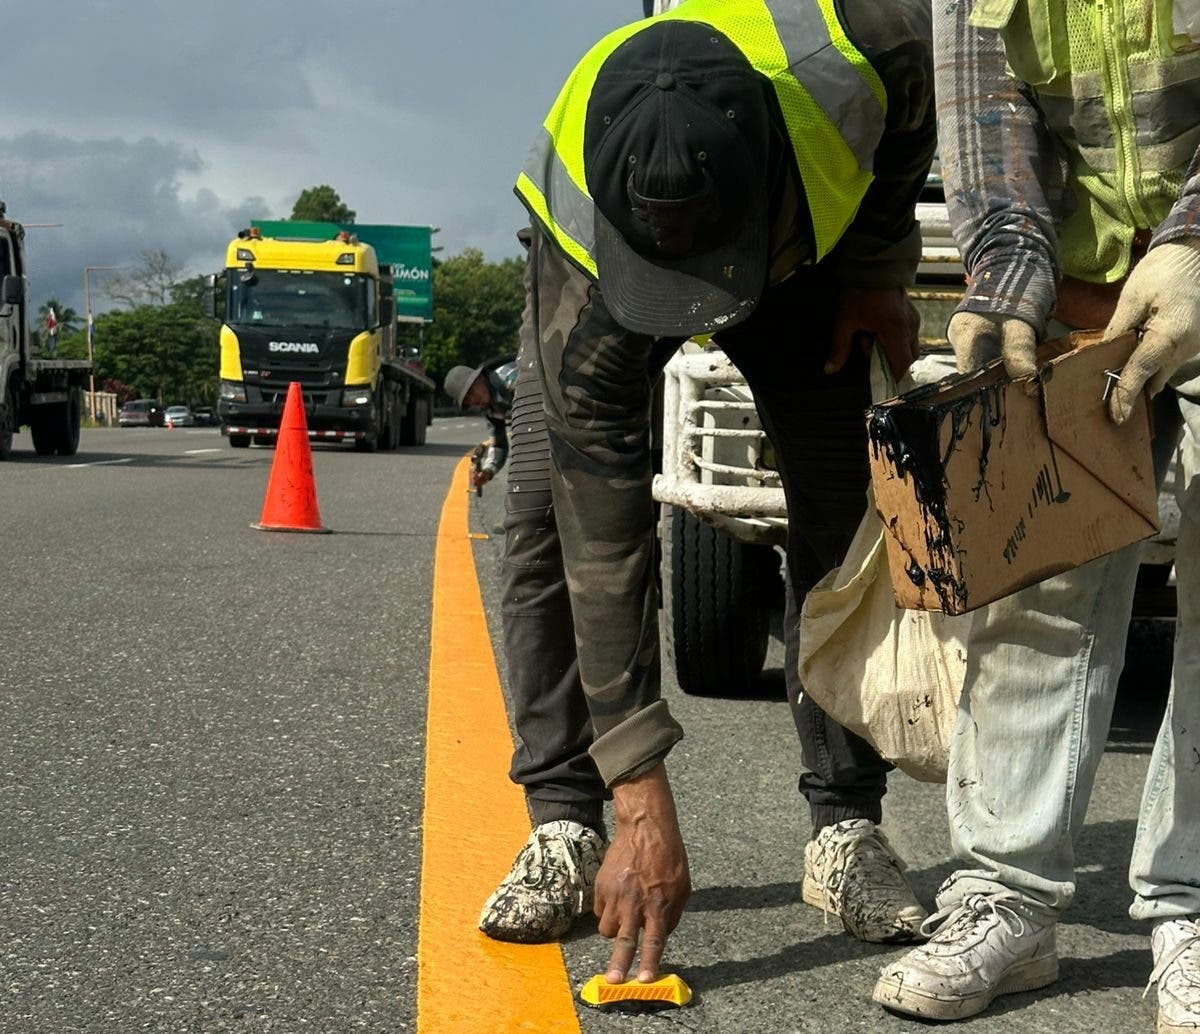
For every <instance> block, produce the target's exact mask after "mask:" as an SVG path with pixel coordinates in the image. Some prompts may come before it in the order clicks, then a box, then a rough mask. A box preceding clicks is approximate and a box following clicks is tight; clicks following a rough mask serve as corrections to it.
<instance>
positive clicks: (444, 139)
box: [0, 0, 641, 296]
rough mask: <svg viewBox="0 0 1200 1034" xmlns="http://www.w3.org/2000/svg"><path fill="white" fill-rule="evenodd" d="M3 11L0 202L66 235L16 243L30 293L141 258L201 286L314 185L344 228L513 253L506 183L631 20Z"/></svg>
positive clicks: (335, 12) (465, 10)
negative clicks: (416, 227)
mask: <svg viewBox="0 0 1200 1034" xmlns="http://www.w3.org/2000/svg"><path fill="white" fill-rule="evenodd" d="M3 6H4V38H5V42H6V51H5V72H6V74H5V90H4V95H3V100H2V101H0V111H2V112H3V116H2V118H0V132H3V133H4V135H5V136H6V137H7V139H5V140H0V196H2V197H4V198H5V199H6V200H7V201H8V203H9V211H10V213H11V214H12V215H13V216H14V217H15V218H18V219H22V220H25V221H28V222H49V221H53V222H60V221H61V222H64V223H69V225H68V226H65V227H64V228H63V229H62V230H44V231H43V230H39V231H33V230H31V231H30V241H31V249H32V250H33V252H34V256H35V258H36V260H37V261H36V264H35V265H33V266H31V271H32V274H33V276H34V280H35V285H34V286H35V292H36V293H37V294H38V295H39V296H40V295H42V294H45V293H50V292H52V291H54V292H61V293H63V294H67V293H69V292H70V290H71V286H70V285H72V284H76V283H78V281H79V272H78V270H77V269H75V267H76V266H79V265H82V264H85V263H86V264H108V263H109V262H117V261H127V260H128V259H129V257H130V255H133V256H136V253H137V251H138V250H141V249H143V248H145V247H155V246H161V247H165V248H167V250H168V251H170V252H171V254H172V255H173V256H175V257H176V259H177V260H178V261H184V262H187V263H189V265H191V266H192V267H193V268H196V269H200V268H207V266H208V263H209V261H210V260H209V259H208V258H207V256H208V255H210V254H218V253H219V250H220V244H221V243H222V242H223V241H224V239H225V238H226V237H227V235H228V233H229V232H230V231H231V230H233V229H236V228H237V226H238V225H239V224H240V223H242V222H244V220H245V217H246V216H247V215H254V216H262V215H272V216H281V215H286V214H287V213H288V212H289V211H290V208H291V204H292V202H293V201H294V200H295V198H296V196H297V194H299V192H300V191H301V190H302V189H303V188H304V187H307V186H312V185H314V184H317V183H330V184H332V185H333V186H334V188H335V189H337V190H338V191H339V193H340V194H341V195H342V197H343V199H344V200H345V201H346V202H347V204H349V205H350V206H351V207H352V208H354V209H355V210H357V212H358V215H359V218H360V219H361V220H363V221H369V222H401V223H419V224H430V225H435V226H439V227H441V228H442V232H441V234H440V236H439V237H438V241H439V243H440V244H442V245H443V246H444V248H445V249H446V251H447V253H450V254H453V253H455V252H457V251H460V250H461V249H462V248H463V247H465V246H468V245H472V246H477V247H481V248H482V249H483V250H484V252H485V253H486V254H488V255H489V256H490V257H500V256H502V255H511V254H515V252H516V250H517V249H516V246H515V244H514V232H515V230H516V229H517V227H518V226H519V225H520V224H522V223H523V221H524V219H525V216H524V213H523V211H522V209H521V208H520V206H519V205H518V204H517V202H516V201H515V199H514V198H513V194H512V184H513V181H514V179H515V177H516V174H517V172H518V170H519V169H520V168H521V165H522V163H523V161H524V158H525V153H526V150H527V148H528V146H529V143H530V141H531V140H532V139H533V137H534V135H535V133H536V131H537V128H538V126H539V124H540V122H541V120H542V118H543V117H544V115H545V113H546V111H547V109H548V107H549V105H550V103H551V102H552V101H553V99H554V96H555V93H556V92H557V90H558V88H559V86H560V85H561V83H562V81H563V78H564V77H565V75H566V74H567V72H568V71H569V70H570V68H571V66H572V65H573V64H574V62H575V61H576V60H578V58H579V57H580V56H581V54H582V53H583V52H584V51H585V50H586V49H587V48H588V46H590V45H591V44H592V43H593V42H594V41H595V40H597V39H598V38H599V37H600V36H601V35H603V34H604V32H606V31H607V30H608V29H611V28H613V27H615V26H617V25H619V24H621V23H623V22H626V21H629V20H632V19H634V18H637V17H639V16H640V14H641V4H640V3H639V2H638V0H526V2H523V3H520V4H513V3H497V2H495V0H460V2H458V3H453V2H441V3H428V2H427V0H355V2H353V3H344V2H343V3H329V2H318V0H256V2H253V3H215V4H184V3H178V2H169V0H89V2H88V3H86V4H81V3H78V2H77V0H39V2H38V3H37V4H33V3H30V2H25V3H20V4H7V5H3ZM13 8H16V9H13ZM92 141H100V142H99V143H94V142H92ZM249 198H262V199H265V202H264V201H256V202H253V203H251V202H249V201H247V200H246V199H249ZM81 260H82V261H81ZM64 276H67V279H66V280H63V279H62V278H63V277H64ZM43 287H44V288H45V290H43Z"/></svg>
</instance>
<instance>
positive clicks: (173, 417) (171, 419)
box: [166, 406, 196, 427]
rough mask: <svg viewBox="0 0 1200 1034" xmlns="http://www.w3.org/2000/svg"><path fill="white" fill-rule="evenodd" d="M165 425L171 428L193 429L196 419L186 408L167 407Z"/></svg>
mask: <svg viewBox="0 0 1200 1034" xmlns="http://www.w3.org/2000/svg"><path fill="white" fill-rule="evenodd" d="M166 419H167V424H168V425H170V426H171V427H195V426H196V418H195V417H194V416H192V411H191V410H190V409H188V407H187V406H168V407H167V413H166Z"/></svg>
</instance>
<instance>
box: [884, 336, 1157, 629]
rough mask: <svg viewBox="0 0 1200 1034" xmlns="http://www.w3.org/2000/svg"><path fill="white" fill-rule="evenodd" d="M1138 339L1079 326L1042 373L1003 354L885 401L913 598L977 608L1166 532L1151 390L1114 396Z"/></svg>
mask: <svg viewBox="0 0 1200 1034" xmlns="http://www.w3.org/2000/svg"><path fill="white" fill-rule="evenodd" d="M1136 344H1137V339H1136V336H1135V335H1134V334H1132V333H1130V334H1125V335H1123V336H1121V337H1119V338H1114V339H1113V340H1112V341H1102V340H1101V335H1100V334H1099V333H1096V332H1089V333H1081V334H1072V335H1070V336H1069V337H1067V338H1060V339H1058V340H1056V341H1052V342H1048V343H1047V344H1046V345H1044V346H1042V348H1041V349H1040V350H1039V365H1040V364H1041V361H1043V360H1044V362H1045V365H1044V366H1042V372H1041V374H1040V376H1039V377H1037V378H1033V379H1030V378H1026V379H1024V380H1022V381H1016V382H1014V381H1010V380H1009V379H1008V378H1007V377H1006V376H1005V373H1004V367H1003V365H1002V364H1001V363H999V362H996V363H993V364H991V365H989V366H988V367H986V368H984V369H983V370H980V371H977V372H975V373H971V374H963V375H956V376H953V377H947V378H946V379H944V380H942V381H939V382H938V383H937V384H932V385H927V386H925V387H922V388H918V389H917V390H916V391H912V392H909V393H907V394H905V395H902V396H900V397H899V398H895V399H891V400H889V401H887V402H883V403H880V404H879V405H876V406H873V407H872V408H871V411H870V413H869V414H868V427H869V433H870V441H871V479H872V483H873V485H874V489H875V503H876V507H877V508H878V510H879V515H880V517H882V519H883V524H884V528H885V534H884V538H885V540H886V541H887V551H888V564H889V566H890V568H891V573H892V585H893V588H894V589H895V593H896V600H897V602H898V603H899V604H900V605H901V606H902V607H910V608H915V609H922V610H941V611H943V612H945V613H947V614H963V613H965V612H967V611H969V610H974V609H975V608H976V607H980V606H982V605H983V604H985V603H990V602H991V601H992V600H996V599H999V598H1001V597H1003V596H1007V595H1009V594H1010V593H1012V592H1015V591H1016V590H1017V589H1020V588H1023V587H1024V586H1026V585H1032V584H1033V583H1034V582H1038V581H1041V580H1042V579H1043V578H1048V577H1049V576H1050V575H1053V574H1058V573H1060V572H1062V571H1067V570H1070V569H1071V568H1074V567H1078V566H1079V565H1080V564H1084V563H1086V562H1087V561H1089V560H1092V559H1095V558H1096V557H1099V556H1103V555H1104V554H1105V553H1111V552H1112V551H1113V550H1116V549H1120V548H1121V547H1122V546H1127V545H1129V544H1130V543H1131V542H1137V541H1138V540H1140V539H1144V538H1147V537H1149V536H1151V535H1154V534H1155V533H1157V531H1158V503H1157V493H1156V492H1155V486H1154V466H1153V463H1152V461H1151V457H1150V437H1151V428H1150V417H1149V412H1148V409H1147V406H1146V399H1145V397H1144V396H1143V398H1142V399H1141V400H1140V401H1139V402H1138V405H1137V408H1136V409H1135V410H1134V413H1133V415H1132V416H1131V417H1130V419H1129V421H1128V422H1127V423H1126V424H1125V425H1124V426H1121V427H1118V426H1117V425H1116V424H1114V423H1113V422H1112V421H1111V420H1110V419H1109V416H1108V405H1107V402H1106V401H1105V400H1104V395H1105V394H1106V391H1105V387H1106V384H1107V383H1108V380H1109V378H1108V377H1107V376H1106V371H1119V370H1120V369H1121V367H1122V366H1124V364H1125V362H1126V361H1127V360H1128V358H1129V356H1130V353H1132V351H1133V349H1134V346H1135V345H1136Z"/></svg>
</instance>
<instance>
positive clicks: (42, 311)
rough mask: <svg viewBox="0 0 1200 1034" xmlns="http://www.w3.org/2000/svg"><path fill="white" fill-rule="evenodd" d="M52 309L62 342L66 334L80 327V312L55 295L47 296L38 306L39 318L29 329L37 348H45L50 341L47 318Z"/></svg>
mask: <svg viewBox="0 0 1200 1034" xmlns="http://www.w3.org/2000/svg"><path fill="white" fill-rule="evenodd" d="M51 309H53V310H54V318H55V319H56V320H58V340H59V342H60V343H61V342H62V339H63V336H64V335H66V334H70V333H72V332H74V331H76V330H78V329H79V323H80V317H79V313H77V312H76V311H75V310H74V309H72V308H71V307H70V306H69V305H63V303H62V302H60V301H59V300H58V299H57V298H55V297H50V298H47V299H46V300H45V301H44V302H42V304H41V305H40V306H38V312H37V320H36V322H35V323H34V324H33V326H32V327H31V328H30V331H29V336H30V338H31V339H32V341H33V346H34V347H35V348H44V347H47V346H48V345H49V343H50V342H49V334H47V332H46V319H47V317H48V316H49V315H50V310H51Z"/></svg>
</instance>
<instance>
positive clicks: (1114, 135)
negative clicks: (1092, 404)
mask: <svg viewBox="0 0 1200 1034" xmlns="http://www.w3.org/2000/svg"><path fill="white" fill-rule="evenodd" d="M1188 6H1189V5H1187V4H1185V3H1184V0H1174V2H1172V0H1166V2H1162V3H1150V2H1149V0H1114V2H1113V3H1111V4H1094V3H1091V2H1090V0H1043V2H1041V3H1038V4H1029V5H1028V6H1027V7H1026V6H1018V7H1016V8H1014V6H1013V4H1012V2H1011V0H1009V2H993V0H963V2H960V3H957V4H951V5H943V4H937V5H935V10H936V13H935V15H934V17H935V24H936V28H937V31H936V37H937V70H938V91H939V108H940V112H941V117H942V124H941V129H942V132H941V140H942V144H943V146H942V169H943V173H944V176H945V182H946V199H947V202H948V204H949V209H950V217H951V221H952V224H953V227H954V232H955V237H956V238H957V240H958V244H959V247H960V248H961V250H962V253H963V258H964V260H965V262H966V267H967V271H968V273H969V275H970V286H969V288H968V291H967V296H966V299H965V301H964V302H963V304H962V306H961V307H960V311H959V312H957V313H956V314H955V315H954V317H953V318H952V319H951V321H950V327H949V337H950V340H951V343H952V344H953V345H954V350H955V352H956V354H957V356H958V362H959V367H960V369H963V370H970V369H974V368H976V367H978V366H980V365H982V364H983V363H985V362H987V361H989V360H990V359H993V358H996V357H999V356H1001V355H1003V358H1004V362H1005V366H1006V367H1007V369H1008V372H1009V373H1010V374H1011V375H1012V376H1014V377H1021V376H1029V375H1031V374H1033V373H1035V372H1036V370H1037V365H1036V361H1035V355H1034V346H1035V342H1036V340H1037V339H1038V338H1040V337H1042V336H1043V335H1045V334H1047V333H1049V334H1050V335H1057V334H1060V333H1062V332H1063V331H1064V330H1065V329H1067V328H1070V327H1084V328H1097V327H1104V326H1106V325H1107V333H1108V336H1110V337H1112V336H1115V335H1117V334H1120V333H1122V332H1124V331H1128V330H1132V329H1134V328H1141V331H1142V333H1141V337H1140V342H1139V344H1138V345H1137V347H1136V349H1135V350H1134V352H1133V354H1132V356H1131V358H1130V359H1129V361H1128V362H1127V363H1126V365H1125V367H1124V369H1123V370H1121V373H1120V380H1119V381H1118V382H1117V384H1116V386H1115V389H1114V390H1113V392H1112V394H1111V396H1110V398H1109V412H1110V416H1111V417H1112V419H1113V420H1114V421H1116V422H1117V423H1118V424H1121V423H1124V422H1125V421H1126V420H1128V418H1129V416H1130V412H1131V410H1132V407H1133V405H1134V404H1135V402H1136V401H1137V399H1138V397H1139V396H1140V395H1141V394H1142V391H1143V389H1144V388H1149V390H1150V391H1151V392H1152V393H1155V394H1157V398H1156V399H1155V403H1154V427H1155V436H1156V440H1155V445H1154V451H1155V466H1156V468H1157V469H1156V474H1157V475H1158V477H1159V479H1160V482H1161V478H1162V475H1163V471H1164V468H1165V467H1166V465H1167V463H1166V461H1168V460H1169V459H1170V457H1171V454H1172V452H1174V450H1175V447H1176V445H1177V443H1179V442H1180V441H1181V438H1180V435H1181V431H1182V433H1183V438H1182V444H1183V447H1182V449H1181V450H1180V462H1179V467H1178V472H1177V478H1176V494H1177V497H1178V499H1179V504H1180V510H1181V511H1182V516H1181V520H1180V527H1179V539H1178V548H1177V555H1176V562H1175V568H1176V572H1177V580H1178V600H1179V607H1178V624H1177V628H1176V637H1175V666H1174V676H1173V681H1172V690H1171V695H1170V697H1169V699H1168V703H1167V710H1166V715H1165V716H1164V718H1163V722H1162V726H1161V728H1160V729H1159V734H1158V741H1157V742H1156V744H1155V746H1154V753H1153V756H1152V757H1151V759H1150V770H1149V774H1148V776H1147V779H1146V784H1145V791H1144V797H1143V798H1142V806H1141V813H1140V815H1139V820H1138V828H1137V837H1136V840H1135V842H1134V846H1133V857H1132V861H1131V864H1130V870H1129V881H1130V885H1131V887H1132V889H1133V893H1134V899H1133V905H1132V907H1131V908H1130V915H1132V916H1133V918H1135V919H1141V920H1145V921H1146V922H1147V923H1148V924H1150V945H1151V948H1152V951H1153V955H1154V970H1153V975H1152V977H1151V980H1152V981H1153V982H1156V983H1157V986H1158V1028H1157V1029H1158V1030H1159V1031H1160V1032H1167V1031H1184V1030H1188V1031H1193V1030H1196V1029H1197V1028H1200V769H1198V768H1197V766H1196V764H1195V763H1194V762H1195V759H1196V757H1197V756H1198V755H1197V744H1198V743H1200V740H1197V733H1198V731H1200V692H1198V690H1200V476H1198V473H1200V462H1198V452H1197V449H1198V446H1200V361H1197V359H1196V356H1197V353H1198V352H1200V151H1198V150H1197V146H1198V144H1200V105H1198V104H1197V101H1196V97H1197V89H1198V88H1200V23H1197V21H1196V19H1195V14H1196V11H1197V8H1196V5H1195V4H1191V5H1190V9H1191V14H1192V18H1191V21H1190V23H1189V19H1188V17H1187V14H1188ZM1006 64H1007V67H1008V69H1009V71H1008V72H1006V70H1005V66H1006ZM1048 324H1049V327H1048ZM1139 556H1140V548H1139V547H1138V546H1136V545H1135V546H1130V547H1129V548H1127V549H1123V550H1119V551H1118V552H1116V553H1113V554H1111V555H1109V556H1106V557H1101V558H1100V559H1098V560H1094V561H1092V562H1091V563H1089V564H1085V565H1084V566H1083V567H1080V568H1078V569H1077V570H1074V571H1070V572H1067V573H1066V574H1062V575H1058V576H1056V577H1054V578H1050V579H1047V580H1046V581H1044V582H1041V583H1039V584H1037V585H1034V586H1031V587H1029V588H1027V589H1023V590H1022V591H1020V592H1018V593H1015V594H1013V595H1012V596H1010V597H1008V598H1007V599H1004V600H1000V601H998V602H996V603H993V604H991V605H990V606H988V607H985V608H983V609H981V610H979V611H977V612H976V613H975V615H974V618H973V621H972V623H971V627H970V633H969V638H968V643H967V655H968V666H967V679H966V683H965V685H964V688H963V694H962V702H961V704H960V707H959V715H958V724H957V726H956V728H955V734H954V737H953V740H952V749H951V755H950V768H949V777H948V779H947V781H946V794H947V803H948V805H949V809H950V815H951V838H952V844H953V847H954V850H955V853H956V854H957V855H958V857H959V860H960V864H961V868H960V869H959V870H958V871H957V872H955V873H953V874H952V875H951V876H950V877H949V879H947V880H946V882H945V883H944V884H943V886H942V888H941V890H940V891H939V894H938V904H939V906H940V907H941V910H940V912H939V913H938V915H937V917H936V918H937V919H938V920H939V923H938V924H934V923H933V921H932V920H931V921H930V926H931V927H933V928H934V929H936V932H933V931H932V930H931V932H933V937H932V940H930V942H929V943H928V944H927V945H924V946H922V947H921V948H917V949H915V950H913V951H912V952H910V953H909V954H908V955H907V956H906V957H904V958H903V959H900V960H899V961H898V962H895V963H893V964H891V965H888V966H886V967H884V970H883V973H882V975H881V976H880V979H879V983H878V984H877V986H876V989H875V1000H876V1001H878V1002H880V1003H881V1004H883V1005H884V1006H886V1007H888V1008H891V1009H895V1010H897V1011H900V1012H904V1013H909V1014H913V1015H917V1016H921V1017H928V1018H933V1019H958V1018H961V1017H964V1016H970V1015H973V1014H974V1013H978V1012H980V1011H981V1010H983V1009H985V1008H986V1007H987V1006H988V1004H989V1003H990V1002H991V1001H992V999H993V998H995V997H996V996H997V995H1000V994H1004V993H1007V992H1012V991H1027V990H1031V989H1033V988H1036V987H1042V986H1045V985H1047V984H1050V983H1052V982H1053V981H1054V980H1055V979H1056V978H1057V976H1058V953H1057V946H1056V943H1055V926H1056V923H1057V920H1058V919H1059V917H1060V916H1061V915H1062V913H1063V911H1064V910H1065V909H1066V908H1067V906H1068V905H1069V904H1070V902H1071V899H1072V898H1073V896H1074V893H1075V866H1074V853H1073V850H1072V839H1073V837H1074V836H1075V835H1077V834H1078V832H1079V830H1080V828H1081V826H1082V825H1083V819H1084V815H1085V813H1086V811H1087V803H1088V797H1089V795H1090V794H1091V791H1092V786H1093V785H1094V782H1095V777H1096V768H1097V766H1098V765H1099V763H1100V758H1101V756H1102V755H1103V753H1104V746H1105V741H1106V738H1107V734H1108V727H1109V721H1110V716H1111V714H1112V708H1113V700H1114V696H1115V694H1116V690H1117V680H1118V678H1119V676H1120V674H1121V666H1122V662H1123V656H1124V648H1125V636H1126V630H1127V628H1128V623H1129V615H1130V610H1131V608H1132V603H1133V591H1134V583H1135V581H1136V579H1137V569H1138V559H1139Z"/></svg>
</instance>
